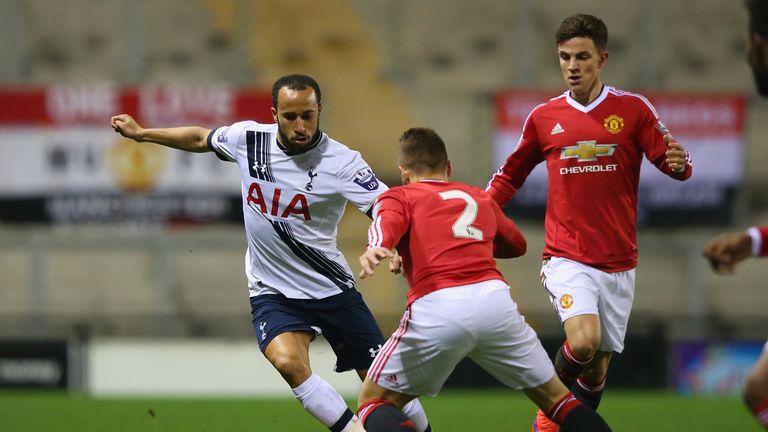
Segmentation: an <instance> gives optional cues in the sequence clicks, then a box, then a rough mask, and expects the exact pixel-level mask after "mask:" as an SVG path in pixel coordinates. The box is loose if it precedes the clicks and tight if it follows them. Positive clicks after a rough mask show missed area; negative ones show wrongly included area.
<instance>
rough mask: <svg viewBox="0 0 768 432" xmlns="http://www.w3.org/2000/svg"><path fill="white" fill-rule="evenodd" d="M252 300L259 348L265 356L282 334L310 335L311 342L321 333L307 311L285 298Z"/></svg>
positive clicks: (271, 296) (264, 296)
mask: <svg viewBox="0 0 768 432" xmlns="http://www.w3.org/2000/svg"><path fill="white" fill-rule="evenodd" d="M250 300H251V322H252V323H253V329H254V331H255V332H256V339H257V340H258V342H259V348H260V349H261V352H262V353H264V354H265V355H266V352H267V347H268V346H269V345H270V343H271V342H272V341H273V340H274V339H275V338H276V337H278V336H279V335H281V334H284V333H290V332H300V333H304V334H307V335H309V336H310V340H311V339H314V337H315V336H316V335H317V332H318V331H319V328H317V327H316V326H314V325H313V324H312V317H311V315H310V314H309V313H307V311H305V310H302V309H301V308H299V307H296V305H294V304H293V303H292V302H291V301H290V300H289V299H286V298H285V297H283V296H277V295H260V296H256V297H251V299H250Z"/></svg>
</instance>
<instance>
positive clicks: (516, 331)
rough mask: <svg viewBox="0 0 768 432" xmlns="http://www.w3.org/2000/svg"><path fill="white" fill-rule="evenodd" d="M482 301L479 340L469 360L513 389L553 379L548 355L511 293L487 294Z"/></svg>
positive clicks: (479, 315) (552, 370)
mask: <svg viewBox="0 0 768 432" xmlns="http://www.w3.org/2000/svg"><path fill="white" fill-rule="evenodd" d="M479 301H480V302H481V304H480V305H479V307H478V308H477V310H478V314H477V315H478V316H477V319H478V327H477V328H478V333H479V337H478V341H477V344H476V345H475V347H474V348H473V349H472V351H470V352H469V354H468V357H470V358H471V359H472V360H473V361H475V363H477V364H478V365H479V366H480V367H482V368H483V369H485V370H486V371H487V372H488V373H490V374H491V375H492V376H493V377H494V378H496V379H497V380H499V381H500V382H501V383H503V384H505V385H507V386H508V387H511V388H514V389H524V388H533V387H537V386H540V385H542V384H543V383H546V382H547V381H549V380H550V379H552V377H553V376H554V374H555V370H554V367H553V366H552V362H551V360H550V359H549V355H548V354H547V352H546V351H545V350H544V348H543V347H542V345H541V342H540V341H539V338H538V336H537V335H536V332H535V331H534V330H533V328H531V326H529V325H528V323H526V322H525V318H523V316H522V315H521V314H520V312H519V311H518V308H517V304H515V302H514V301H513V300H512V298H511V296H510V293H509V290H503V291H496V292H492V293H488V294H486V295H485V296H483V297H482V298H480V299H479Z"/></svg>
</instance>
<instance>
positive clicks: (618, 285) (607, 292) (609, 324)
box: [598, 269, 635, 353]
mask: <svg viewBox="0 0 768 432" xmlns="http://www.w3.org/2000/svg"><path fill="white" fill-rule="evenodd" d="M598 277H599V278H600V279H601V281H600V298H599V301H598V307H599V309H600V330H601V334H602V337H601V340H600V347H599V349H600V351H608V352H611V351H615V352H618V353H621V352H622V351H623V350H624V338H625V336H626V334H627V325H628V324H629V316H630V313H631V312H632V303H633V302H634V299H635V270H634V269H631V270H628V271H623V272H614V273H605V272H599V276H598Z"/></svg>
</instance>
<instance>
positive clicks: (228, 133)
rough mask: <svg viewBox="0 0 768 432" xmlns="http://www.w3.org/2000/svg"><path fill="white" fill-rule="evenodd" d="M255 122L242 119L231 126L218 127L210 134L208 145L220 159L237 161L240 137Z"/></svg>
mask: <svg viewBox="0 0 768 432" xmlns="http://www.w3.org/2000/svg"><path fill="white" fill-rule="evenodd" d="M255 124H256V123H254V122H251V121H242V122H237V123H234V124H231V125H229V126H221V127H218V128H216V129H214V130H212V131H211V133H210V134H208V147H209V148H210V149H211V150H213V152H214V153H216V156H218V158H219V159H221V160H223V161H226V162H235V161H236V159H237V146H238V143H239V141H240V137H241V136H242V135H243V132H244V131H245V130H246V129H247V127H248V125H255Z"/></svg>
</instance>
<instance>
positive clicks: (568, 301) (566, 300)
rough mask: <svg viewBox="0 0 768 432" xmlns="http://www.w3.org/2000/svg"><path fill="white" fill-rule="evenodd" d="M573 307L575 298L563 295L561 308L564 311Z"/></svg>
mask: <svg viewBox="0 0 768 432" xmlns="http://www.w3.org/2000/svg"><path fill="white" fill-rule="evenodd" d="M571 306H573V296H571V295H570V294H563V295H562V296H561V297H560V307H562V308H563V309H568V308H570V307H571Z"/></svg>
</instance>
